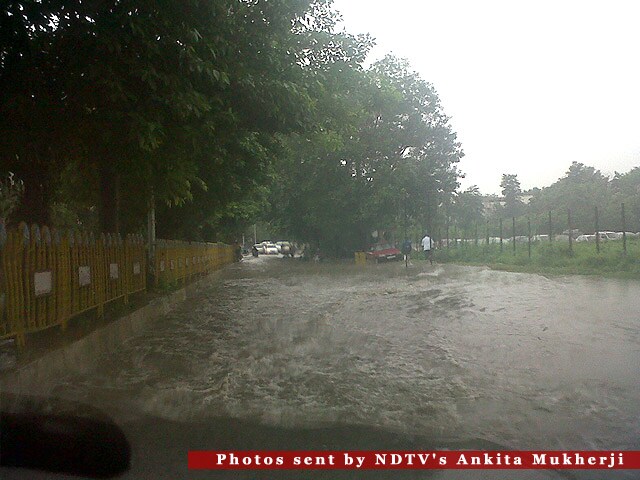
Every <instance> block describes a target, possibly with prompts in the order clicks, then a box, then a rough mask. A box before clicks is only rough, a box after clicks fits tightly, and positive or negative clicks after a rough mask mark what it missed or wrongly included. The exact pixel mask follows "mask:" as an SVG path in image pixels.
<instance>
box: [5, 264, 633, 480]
mask: <svg viewBox="0 0 640 480" xmlns="http://www.w3.org/2000/svg"><path fill="white" fill-rule="evenodd" d="M639 312H640V282H638V281H631V280H614V279H602V278H591V277H576V276H567V277H553V278H546V277H543V276H538V275H530V274H519V273H506V272H497V271H492V270H489V269H486V268H479V267H460V266H453V265H434V266H429V265H424V264H422V263H420V264H416V265H411V266H410V267H409V268H408V269H405V267H404V264H386V265H377V266H367V267H355V266H354V265H350V264H314V263H305V262H301V261H298V260H291V259H282V258H279V257H262V256H261V257H259V258H257V259H254V258H248V259H245V260H244V261H243V262H241V263H239V264H234V265H232V266H230V267H228V268H226V269H225V270H224V271H221V272H218V273H216V274H215V275H213V276H212V277H211V279H210V281H208V282H207V283H206V285H204V286H203V287H202V288H201V289H200V290H199V292H198V293H197V294H196V296H195V297H194V298H193V299H192V300H190V301H189V302H188V303H187V304H185V305H184V306H183V307H182V308H180V309H179V310H178V311H176V312H174V313H173V314H172V315H171V316H170V317H168V318H164V319H161V320H159V321H158V322H157V325H156V326H155V327H154V328H153V330H150V331H147V332H146V333H145V334H144V335H141V336H138V337H134V338H131V339H129V340H128V341H127V342H126V343H125V344H123V345H122V347H121V348H120V349H119V350H118V351H117V352H115V353H114V354H112V355H109V356H104V357H103V358H101V359H100V361H99V362H98V366H97V368H96V369H95V371H93V372H91V373H90V374H85V375H74V374H70V375H69V376H67V377H65V378H63V379H61V381H60V383H59V385H58V386H57V387H56V388H55V389H54V391H53V392H52V394H53V395H56V396H60V397H63V398H69V399H73V400H77V401H80V402H83V403H86V404H88V405H92V406H95V407H98V408H100V409H101V410H103V411H105V412H107V413H108V414H109V415H110V416H112V417H113V418H114V419H115V421H116V422H117V423H118V424H119V425H121V426H122V428H123V429H124V431H125V433H126V434H127V436H128V438H129V439H130V442H131V446H132V449H133V464H132V469H131V471H130V472H129V473H128V474H126V475H125V478H301V477H304V478H522V479H525V478H527V479H529V478H531V479H538V478H541V479H542V478H581V479H582V478H588V479H596V478H628V479H631V478H637V472H634V471H619V472H602V471H600V472H599V471H591V472H589V471H583V472H581V471H562V472H560V471H558V472H554V471H518V472H516V471H506V472H501V471H490V470H488V471H481V472H478V471H475V472H463V471H406V472H389V471H386V472H385V471H382V472H372V471H368V472H348V471H344V472H335V471H334V472H320V471H316V472H304V475H301V473H302V472H273V471H272V472H268V471H266V472H265V471H263V472H260V471H253V472H231V473H228V472H227V473H225V472H188V471H187V470H186V452H187V450H188V449H223V448H224V449H298V450H300V449H328V450H329V449H331V450H339V449H350V450H357V449H376V448H377V449H389V450H391V449H411V450H428V449H483V450H498V449H500V450H506V449H511V450H535V449H541V450H587V449H588V450H640V372H639V370H638V366H639V365H640V313H639ZM8 472H9V473H11V474H12V475H16V478H18V476H19V473H20V472H19V471H17V470H8ZM28 477H29V478H41V477H38V476H34V475H32V474H29V476H28ZM22 478H27V477H22ZM42 478H45V477H42Z"/></svg>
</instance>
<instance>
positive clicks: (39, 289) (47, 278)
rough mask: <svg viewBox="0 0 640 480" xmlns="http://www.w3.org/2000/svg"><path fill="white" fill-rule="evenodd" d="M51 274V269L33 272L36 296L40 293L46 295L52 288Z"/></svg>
mask: <svg viewBox="0 0 640 480" xmlns="http://www.w3.org/2000/svg"><path fill="white" fill-rule="evenodd" d="M52 278H53V275H52V274H51V270H48V271H45V272H35V273H34V274H33V288H34V291H35V294H36V297H39V296H41V295H48V294H50V293H51V291H52V290H53V282H52Z"/></svg>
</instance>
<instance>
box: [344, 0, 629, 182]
mask: <svg viewBox="0 0 640 480" xmlns="http://www.w3.org/2000/svg"><path fill="white" fill-rule="evenodd" d="M334 5H335V7H336V9H337V10H339V11H340V12H341V13H342V15H343V18H344V27H345V29H346V30H347V31H349V32H350V33H365V32H368V33H370V34H371V35H373V36H374V37H375V38H376V42H377V45H376V47H375V49H374V50H373V52H372V54H371V56H370V58H369V59H368V60H369V61H373V60H376V59H378V58H381V57H383V56H384V55H386V54H387V53H393V54H395V55H397V56H400V57H405V58H407V59H408V60H409V61H410V63H411V65H412V66H413V68H414V69H415V70H416V71H418V72H419V73H420V74H421V76H422V78H424V79H425V80H427V81H429V82H430V83H432V84H433V85H434V86H435V88H436V90H437V92H438V94H439V96H440V99H441V101H442V105H443V107H444V111H445V113H446V114H447V115H448V116H450V117H451V124H452V126H453V129H454V131H456V132H457V133H458V138H459V140H460V141H461V143H462V146H463V149H464V151H465V154H466V155H465V157H464V159H463V160H462V162H461V164H460V167H461V170H462V171H463V172H464V173H465V174H466V177H467V178H466V179H464V180H463V181H462V185H463V187H467V186H469V185H474V184H475V185H478V186H479V187H480V190H481V191H482V192H483V193H499V191H500V187H499V184H500V177H501V175H502V174H503V173H515V174H517V175H518V178H519V179H520V182H521V184H522V187H523V189H528V188H531V187H535V186H539V187H542V186H547V185H550V184H551V183H553V182H554V181H555V180H557V179H558V178H559V177H561V176H563V175H564V173H565V172H566V171H567V169H568V167H569V165H570V164H571V162H572V161H574V160H575V161H578V162H582V163H585V164H587V165H590V166H593V167H596V168H598V169H600V170H602V171H603V173H607V174H613V173H614V172H615V171H618V172H626V171H628V170H630V169H631V168H633V167H634V166H639V165H640V1H638V2H636V1H616V0H608V1H605V0H601V1H597V2H592V1H568V0H555V1H546V0H543V1H541V0H536V1H529V2H524V1H514V0H512V1H491V0H482V1H478V0H475V1H473V0H440V1H433V0H335V3H334Z"/></svg>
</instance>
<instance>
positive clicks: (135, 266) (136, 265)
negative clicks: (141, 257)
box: [133, 262, 140, 275]
mask: <svg viewBox="0 0 640 480" xmlns="http://www.w3.org/2000/svg"><path fill="white" fill-rule="evenodd" d="M133 274H134V275H140V262H135V263H134V264H133Z"/></svg>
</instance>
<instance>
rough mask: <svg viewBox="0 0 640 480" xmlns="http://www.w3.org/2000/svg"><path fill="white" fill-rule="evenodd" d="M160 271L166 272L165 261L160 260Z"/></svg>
mask: <svg viewBox="0 0 640 480" xmlns="http://www.w3.org/2000/svg"><path fill="white" fill-rule="evenodd" d="M160 271H161V272H164V260H160Z"/></svg>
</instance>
